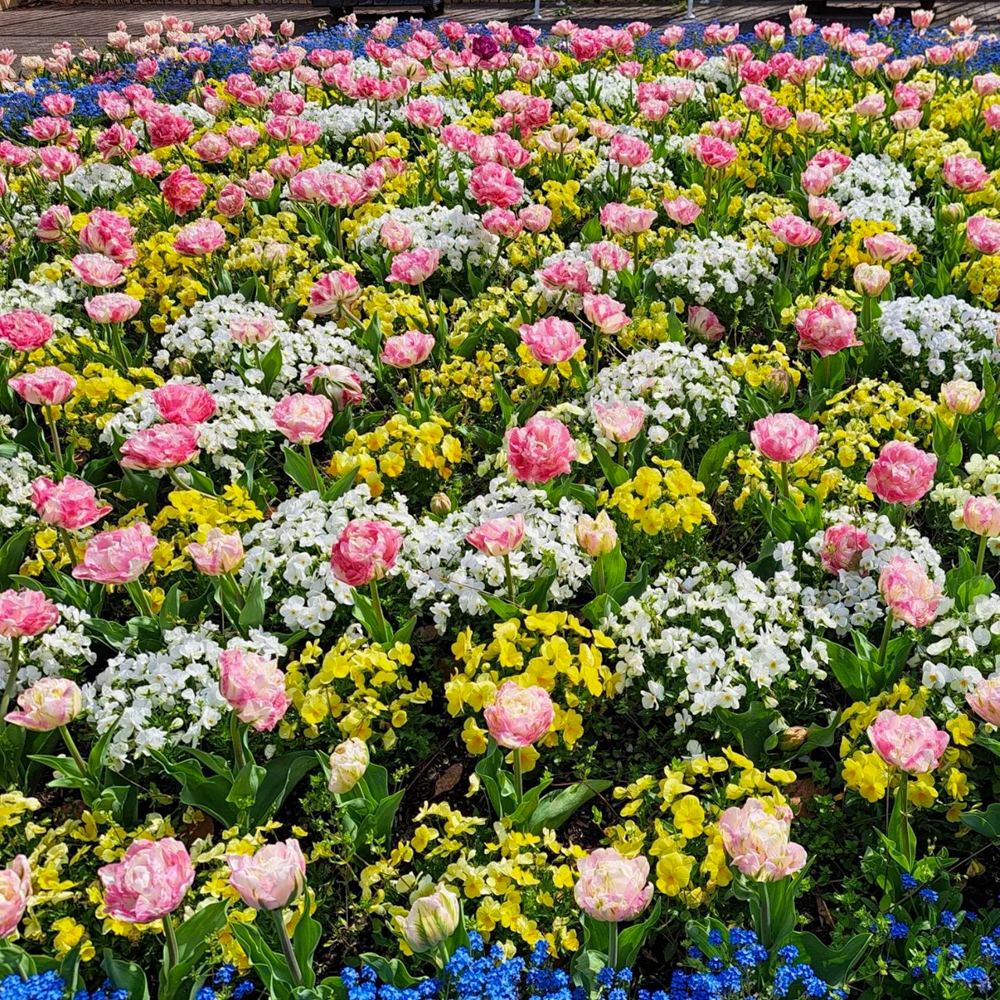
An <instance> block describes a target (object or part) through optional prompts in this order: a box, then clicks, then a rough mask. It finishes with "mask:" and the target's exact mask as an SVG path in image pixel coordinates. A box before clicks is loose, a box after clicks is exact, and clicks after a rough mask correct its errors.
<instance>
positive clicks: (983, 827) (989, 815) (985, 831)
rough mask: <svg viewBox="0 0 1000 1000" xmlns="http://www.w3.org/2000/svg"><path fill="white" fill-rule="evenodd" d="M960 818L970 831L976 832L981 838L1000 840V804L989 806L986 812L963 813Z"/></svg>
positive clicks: (995, 803)
mask: <svg viewBox="0 0 1000 1000" xmlns="http://www.w3.org/2000/svg"><path fill="white" fill-rule="evenodd" d="M960 818H961V820H962V822H963V823H964V824H965V825H966V826H967V827H968V828H969V829H970V830H975V831H976V833H978V834H979V835H980V836H982V837H989V838H990V840H1000V802H994V803H992V804H991V805H989V806H987V808H986V810H985V812H965V813H962V815H961V817H960Z"/></svg>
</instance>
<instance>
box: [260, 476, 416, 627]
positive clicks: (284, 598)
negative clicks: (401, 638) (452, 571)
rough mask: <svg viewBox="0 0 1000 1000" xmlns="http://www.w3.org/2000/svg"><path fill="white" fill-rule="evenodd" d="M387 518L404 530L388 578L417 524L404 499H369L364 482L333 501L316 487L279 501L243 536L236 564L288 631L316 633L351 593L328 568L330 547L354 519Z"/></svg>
mask: <svg viewBox="0 0 1000 1000" xmlns="http://www.w3.org/2000/svg"><path fill="white" fill-rule="evenodd" d="M361 517H365V518H370V519H372V520H381V521H388V522H389V523H390V524H392V525H393V526H394V527H395V528H396V529H397V530H398V531H400V532H401V533H402V535H403V546H402V549H401V551H400V554H399V559H398V561H397V563H396V566H395V567H394V569H393V570H392V571H390V574H389V577H390V578H391V577H393V576H396V575H397V574H399V573H401V572H404V570H405V568H406V567H407V565H408V564H409V562H410V560H412V558H413V557H414V555H415V553H416V550H417V548H418V547H419V546H418V545H417V544H416V543H415V542H414V540H413V539H414V535H413V529H414V526H415V524H416V522H415V521H414V519H413V518H412V517H411V516H410V514H409V512H408V511H407V510H406V506H405V498H400V499H399V500H397V501H388V502H384V501H378V502H376V501H373V500H372V498H371V493H370V491H369V489H368V487H367V486H365V485H362V486H358V487H355V488H354V489H352V490H349V491H348V492H347V493H346V494H344V496H343V497H341V498H340V499H339V500H336V501H334V502H328V501H325V500H322V499H321V498H320V497H319V495H318V494H317V493H315V492H309V493H302V494H300V495H299V496H296V497H292V498H291V499H290V500H285V501H284V502H282V503H280V504H278V506H277V507H276V508H275V510H274V511H273V512H272V514H271V517H270V518H269V519H268V520H267V521H264V522H263V523H261V524H255V525H254V526H253V527H252V528H250V530H249V531H247V533H246V534H245V535H244V538H243V544H244V548H245V549H246V559H245V560H244V562H243V566H242V567H241V569H240V579H241V582H242V583H243V584H244V586H248V585H249V584H250V582H251V581H252V580H253V579H255V578H259V579H260V581H261V585H262V591H263V595H264V599H265V600H266V601H269V602H270V604H269V606H271V607H274V606H275V602H276V610H277V613H278V614H279V615H280V616H281V619H282V621H283V622H284V623H285V625H286V626H287V627H288V628H289V629H292V630H297V629H303V630H305V631H307V632H309V633H311V634H312V635H320V634H321V633H322V632H323V628H324V626H325V624H326V622H328V621H329V620H330V619H331V618H332V617H333V614H334V612H335V611H336V610H337V606H338V605H350V604H351V603H352V602H353V592H352V590H351V588H350V587H348V586H346V585H345V584H343V583H340V582H339V581H338V580H337V579H336V578H335V577H334V575H333V572H332V570H331V569H330V551H331V550H332V548H333V543H334V542H335V541H336V539H337V536H338V535H339V534H340V532H341V531H343V529H344V527H345V526H346V524H347V522H348V521H350V520H353V519H355V518H361Z"/></svg>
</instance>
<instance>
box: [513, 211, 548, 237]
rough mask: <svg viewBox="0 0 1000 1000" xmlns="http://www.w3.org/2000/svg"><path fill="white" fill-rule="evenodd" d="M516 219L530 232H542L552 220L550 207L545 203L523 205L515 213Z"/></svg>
mask: <svg viewBox="0 0 1000 1000" xmlns="http://www.w3.org/2000/svg"><path fill="white" fill-rule="evenodd" d="M517 217H518V221H519V222H522V223H523V224H524V228H525V229H527V230H528V231H529V232H532V233H543V232H545V230H546V229H548V228H549V225H550V224H551V222H552V209H551V208H548V207H547V206H546V205H525V206H524V208H522V209H519V210H518V213H517Z"/></svg>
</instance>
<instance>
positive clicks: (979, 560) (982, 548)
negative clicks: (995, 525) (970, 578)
mask: <svg viewBox="0 0 1000 1000" xmlns="http://www.w3.org/2000/svg"><path fill="white" fill-rule="evenodd" d="M988 537H989V536H987V535H981V536H980V538H979V554H978V555H977V556H976V576H982V574H983V560H984V559H985V558H986V542H987V539H988Z"/></svg>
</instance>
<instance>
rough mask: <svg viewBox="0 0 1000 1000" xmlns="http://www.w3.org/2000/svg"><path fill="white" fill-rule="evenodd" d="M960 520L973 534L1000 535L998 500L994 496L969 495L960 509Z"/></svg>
mask: <svg viewBox="0 0 1000 1000" xmlns="http://www.w3.org/2000/svg"><path fill="white" fill-rule="evenodd" d="M962 521H963V522H964V524H965V526H966V527H967V528H968V529H969V531H971V532H972V533H973V534H975V535H985V536H986V537H987V538H996V537H997V536H998V535H1000V500H997V498H996V497H994V496H985V497H969V499H968V500H966V501H965V507H964V508H963V509H962Z"/></svg>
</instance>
